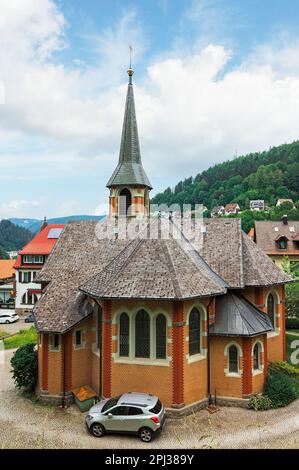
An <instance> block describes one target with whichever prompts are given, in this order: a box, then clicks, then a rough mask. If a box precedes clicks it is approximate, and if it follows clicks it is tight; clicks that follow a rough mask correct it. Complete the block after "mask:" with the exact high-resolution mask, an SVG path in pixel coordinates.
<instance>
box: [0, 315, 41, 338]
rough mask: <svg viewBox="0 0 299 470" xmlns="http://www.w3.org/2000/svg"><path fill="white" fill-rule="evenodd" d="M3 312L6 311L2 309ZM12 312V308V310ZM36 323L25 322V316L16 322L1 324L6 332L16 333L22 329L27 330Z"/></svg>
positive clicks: (0, 328)
mask: <svg viewBox="0 0 299 470" xmlns="http://www.w3.org/2000/svg"><path fill="white" fill-rule="evenodd" d="M1 312H4V310H1ZM10 312H11V310H10ZM32 325H34V323H25V321H24V318H20V320H18V321H16V322H14V323H9V324H8V325H6V324H5V323H4V324H2V323H1V324H0V331H4V332H5V333H9V334H14V333H17V332H18V331H20V330H25V329H27V328H30V327H31V326H32Z"/></svg>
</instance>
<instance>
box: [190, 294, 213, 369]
mask: <svg viewBox="0 0 299 470" xmlns="http://www.w3.org/2000/svg"><path fill="white" fill-rule="evenodd" d="M194 308H197V310H198V311H199V318H200V353H198V354H192V355H191V356H190V354H189V319H190V314H191V312H192V310H193V309H194ZM207 318H208V316H207V308H206V307H205V305H203V304H202V303H195V304H193V305H192V306H191V308H190V309H189V310H188V314H187V320H186V326H187V331H188V336H186V338H185V340H186V343H187V350H188V354H186V359H187V362H188V364H192V363H193V362H198V361H202V360H204V359H206V358H207V355H208V350H207V348H205V349H204V348H203V340H202V338H203V337H204V336H207V332H206V331H203V324H204V323H206V322H207Z"/></svg>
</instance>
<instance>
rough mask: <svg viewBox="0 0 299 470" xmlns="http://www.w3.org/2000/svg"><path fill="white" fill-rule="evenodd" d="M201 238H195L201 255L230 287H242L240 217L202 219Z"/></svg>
mask: <svg viewBox="0 0 299 470" xmlns="http://www.w3.org/2000/svg"><path fill="white" fill-rule="evenodd" d="M204 224H205V230H206V232H205V233H203V240H202V241H200V240H198V239H195V240H194V241H193V240H192V237H191V241H192V242H193V244H194V246H195V248H196V249H197V250H198V251H199V253H200V254H201V256H202V257H203V258H204V259H205V261H206V262H207V263H208V264H209V266H210V267H211V268H212V269H213V270H214V271H216V273H218V274H219V276H221V277H222V278H223V279H224V280H225V281H226V282H227V283H228V284H229V285H230V286H231V287H233V288H242V287H244V280H243V261H242V256H243V254H242V236H241V233H242V230H241V221H240V219H233V218H227V219H204Z"/></svg>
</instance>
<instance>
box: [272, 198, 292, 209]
mask: <svg viewBox="0 0 299 470" xmlns="http://www.w3.org/2000/svg"><path fill="white" fill-rule="evenodd" d="M285 203H289V204H292V206H293V207H295V204H294V202H293V199H278V200H277V203H276V207H279V206H281V205H282V204H285Z"/></svg>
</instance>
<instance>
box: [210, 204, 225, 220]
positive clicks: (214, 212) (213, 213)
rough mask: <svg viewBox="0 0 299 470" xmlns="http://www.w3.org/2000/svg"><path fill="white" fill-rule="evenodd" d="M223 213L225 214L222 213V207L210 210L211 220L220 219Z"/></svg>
mask: <svg viewBox="0 0 299 470" xmlns="http://www.w3.org/2000/svg"><path fill="white" fill-rule="evenodd" d="M224 212H225V211H224V206H215V207H213V209H212V210H211V217H212V218H215V217H220V216H221V215H224Z"/></svg>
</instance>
